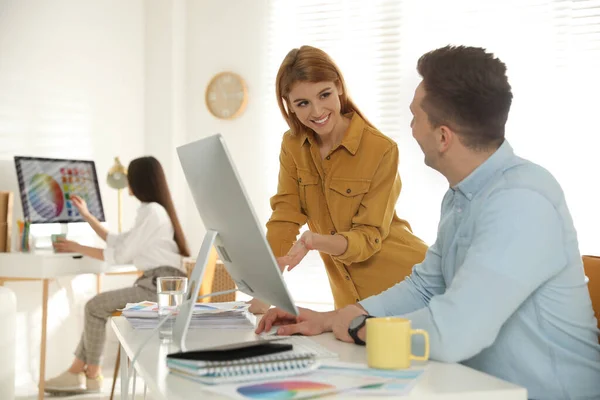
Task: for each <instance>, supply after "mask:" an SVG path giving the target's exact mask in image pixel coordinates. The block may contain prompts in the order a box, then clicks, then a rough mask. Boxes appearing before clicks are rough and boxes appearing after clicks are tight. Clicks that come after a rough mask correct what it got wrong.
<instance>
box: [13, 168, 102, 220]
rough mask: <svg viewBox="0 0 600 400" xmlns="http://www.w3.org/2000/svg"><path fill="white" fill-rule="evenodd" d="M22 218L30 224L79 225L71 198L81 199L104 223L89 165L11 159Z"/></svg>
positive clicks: (96, 187)
mask: <svg viewBox="0 0 600 400" xmlns="http://www.w3.org/2000/svg"><path fill="white" fill-rule="evenodd" d="M15 167H16V170H17V180H18V181H19V193H20V195H21V204H22V205H23V217H24V218H25V219H28V220H29V221H30V222H31V223H36V224H41V223H68V222H83V221H84V220H83V217H82V216H81V215H80V214H79V212H78V211H77V209H76V208H75V206H74V205H73V203H72V202H71V196H72V195H74V194H75V195H78V196H80V197H81V198H83V199H84V200H85V201H86V203H87V206H88V209H89V211H90V213H91V214H92V215H94V216H95V217H96V218H97V219H98V220H99V221H102V222H103V221H104V220H105V218H104V209H103V207H102V199H101V197H100V188H99V186H98V176H97V175H96V165H95V164H94V162H93V161H85V160H63V159H54V158H39V157H21V156H15Z"/></svg>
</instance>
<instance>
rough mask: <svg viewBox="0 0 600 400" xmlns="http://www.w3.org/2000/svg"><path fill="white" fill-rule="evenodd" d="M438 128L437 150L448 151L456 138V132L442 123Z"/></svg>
mask: <svg viewBox="0 0 600 400" xmlns="http://www.w3.org/2000/svg"><path fill="white" fill-rule="evenodd" d="M438 129H439V141H438V151H439V152H440V153H445V152H446V151H448V149H449V148H450V146H451V145H452V143H453V142H454V140H456V133H455V132H454V131H453V130H452V129H450V128H449V127H448V126H446V125H442V126H440V127H439V128H438Z"/></svg>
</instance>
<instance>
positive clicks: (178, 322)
mask: <svg viewBox="0 0 600 400" xmlns="http://www.w3.org/2000/svg"><path fill="white" fill-rule="evenodd" d="M217 235H218V233H217V231H211V230H209V231H207V232H206V234H205V235H204V240H203V241H202V246H201V247H200V251H199V252H198V257H197V258H196V265H195V266H194V270H193V271H192V273H191V274H190V277H189V279H188V292H187V295H186V296H185V298H184V299H183V302H182V303H181V306H180V307H179V314H178V315H177V318H175V324H174V325H173V344H175V345H176V346H178V347H179V349H181V351H185V337H186V334H187V330H188V327H189V326H190V321H191V319H192V312H193V311H194V304H196V299H197V298H198V294H199V293H200V286H201V285H202V279H203V278H204V271H206V265H207V264H208V261H209V259H210V253H211V250H212V247H213V245H214V244H215V241H216V240H217Z"/></svg>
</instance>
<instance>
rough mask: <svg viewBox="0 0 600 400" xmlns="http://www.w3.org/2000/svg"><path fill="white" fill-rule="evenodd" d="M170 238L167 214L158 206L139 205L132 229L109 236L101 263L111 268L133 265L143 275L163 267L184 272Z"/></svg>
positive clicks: (171, 226)
mask: <svg viewBox="0 0 600 400" xmlns="http://www.w3.org/2000/svg"><path fill="white" fill-rule="evenodd" d="M173 235H174V230H173V224H171V219H170V218H169V215H168V214H167V210H165V209H164V207H163V206H161V205H160V204H158V203H142V204H141V205H140V207H139V208H138V212H137V216H136V218H135V223H134V225H133V228H131V229H130V230H129V231H127V232H124V233H120V234H114V233H109V234H108V236H107V237H106V249H104V260H105V261H106V262H107V263H108V264H111V265H122V264H133V265H135V266H136V268H137V269H139V270H142V271H146V270H149V269H152V268H156V267H166V266H167V267H175V268H179V269H181V270H183V266H182V265H181V264H182V263H181V261H182V257H181V255H180V254H179V249H178V247H177V243H175V239H174V236H173Z"/></svg>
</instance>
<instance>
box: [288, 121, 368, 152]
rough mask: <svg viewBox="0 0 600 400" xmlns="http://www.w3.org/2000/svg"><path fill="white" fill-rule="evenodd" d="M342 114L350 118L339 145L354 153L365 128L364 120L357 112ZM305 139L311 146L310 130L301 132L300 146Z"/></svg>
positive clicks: (311, 135) (311, 136)
mask: <svg viewBox="0 0 600 400" xmlns="http://www.w3.org/2000/svg"><path fill="white" fill-rule="evenodd" d="M344 116H346V117H349V118H351V120H350V125H349V126H348V130H347V131H346V133H345V134H344V138H343V139H342V142H341V143H340V146H343V147H344V148H346V150H348V151H349V152H350V153H351V154H352V155H355V154H356V152H357V151H358V146H359V145H360V141H361V139H362V134H363V131H364V129H365V120H364V119H362V118H361V117H360V115H358V113H348V114H344ZM306 141H308V142H309V143H310V145H311V146H312V145H313V134H312V131H311V133H309V132H308V131H306V130H304V131H303V132H302V134H301V139H300V146H303V145H304V143H306Z"/></svg>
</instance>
